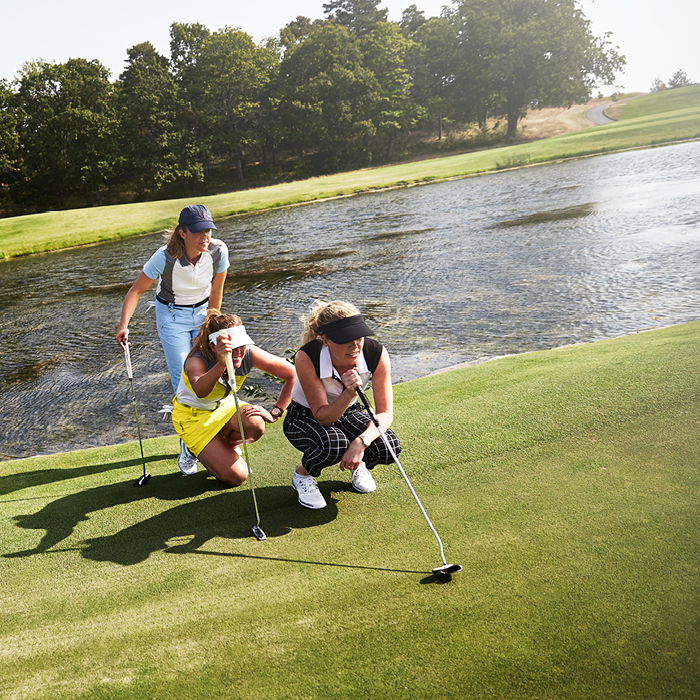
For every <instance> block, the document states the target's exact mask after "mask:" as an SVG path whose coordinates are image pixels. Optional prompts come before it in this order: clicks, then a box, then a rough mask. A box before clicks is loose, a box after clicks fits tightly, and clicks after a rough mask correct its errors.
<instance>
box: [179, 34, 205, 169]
mask: <svg viewBox="0 0 700 700" xmlns="http://www.w3.org/2000/svg"><path fill="white" fill-rule="evenodd" d="M210 36H211V32H210V31H209V30H208V29H207V28H206V27H205V26H204V25H202V24H181V23H178V22H174V23H173V24H171V25H170V66H171V69H172V71H173V73H174V77H175V81H176V82H177V85H178V87H179V90H180V95H181V98H182V100H183V102H184V104H185V106H186V114H187V130H188V131H190V132H191V133H192V135H193V137H194V139H195V143H196V144H197V149H198V157H199V161H200V162H201V163H202V166H203V170H204V173H205V175H206V174H207V173H208V172H209V166H210V156H211V154H210V151H209V147H208V144H207V138H206V134H205V128H204V114H203V109H204V93H205V88H206V86H205V85H204V82H203V81H202V78H201V74H200V67H199V65H198V62H199V60H200V58H201V56H202V52H203V51H204V44H205V43H206V41H207V40H208V39H209V37H210Z"/></svg>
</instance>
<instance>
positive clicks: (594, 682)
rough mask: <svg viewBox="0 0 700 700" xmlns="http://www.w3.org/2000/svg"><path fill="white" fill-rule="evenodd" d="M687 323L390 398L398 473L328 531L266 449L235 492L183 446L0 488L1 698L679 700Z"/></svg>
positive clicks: (339, 497) (683, 668)
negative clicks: (144, 467) (441, 567)
mask: <svg viewBox="0 0 700 700" xmlns="http://www.w3.org/2000/svg"><path fill="white" fill-rule="evenodd" d="M699 350H700V322H696V323H690V324H686V325H682V326H676V327H672V328H668V329H661V330H656V331H653V332H648V333H642V334H637V335H633V336H628V337H624V338H618V339H614V340H609V341H602V342H599V343H594V344H590V345H582V346H575V347H569V348H564V349H560V350H551V351H544V352H537V353H530V354H525V355H519V356H515V357H508V358H502V359H500V360H495V361H492V362H488V363H485V364H482V365H478V366H474V367H469V368H464V369H458V370H453V371H451V372H446V373H443V374H439V375H435V376H432V377H427V378H423V379H420V380H416V381H412V382H408V383H406V384H401V385H398V386H396V387H395V392H396V407H397V416H396V421H395V428H396V430H397V432H398V433H399V435H400V436H401V438H402V443H403V446H404V450H405V451H404V454H403V456H402V463H403V465H404V467H405V468H406V470H407V471H408V473H409V474H410V475H411V478H412V481H413V483H414V486H415V487H416V490H417V491H418V493H419V494H420V496H421V498H422V500H423V502H424V504H425V506H426V508H427V510H428V512H429V514H430V516H431V518H432V520H433V522H434V523H435V525H436V526H437V527H438V529H439V531H440V533H441V535H442V537H443V539H444V541H445V545H446V553H447V559H448V561H450V562H457V563H461V564H462V565H463V566H464V572H463V573H460V574H457V575H455V576H454V577H452V579H451V580H448V581H441V580H437V579H436V578H435V577H433V576H432V574H430V573H429V572H430V569H431V568H432V567H433V566H436V565H438V564H439V563H440V559H439V550H438V547H437V542H436V541H435V539H434V538H433V535H432V533H431V532H430V530H429V528H428V527H427V524H426V523H425V521H424V520H423V518H422V516H421V514H420V511H419V510H418V507H417V506H416V504H415V502H414V501H413V499H412V498H411V495H410V493H409V491H408V489H407V488H406V485H405V484H404V482H403V481H402V479H401V477H400V475H399V474H398V470H397V469H396V467H394V466H380V467H378V468H377V470H376V472H375V475H376V477H377V481H378V485H379V488H378V490H377V492H376V493H374V494H371V495H360V494H356V493H354V492H353V491H352V490H351V489H350V487H349V484H348V479H347V478H346V477H345V476H344V475H341V474H340V472H338V471H337V470H335V469H334V468H329V469H328V470H327V471H326V473H325V475H324V477H323V478H322V479H321V480H320V482H321V488H322V491H323V492H324V494H325V496H326V498H327V500H328V501H329V506H328V508H326V509H325V510H321V511H308V510H305V509H303V508H301V507H300V506H299V505H298V504H297V503H296V497H295V494H294V492H293V491H292V489H291V487H290V485H289V480H290V474H291V469H292V466H293V465H294V464H295V461H296V459H297V455H298V453H296V452H295V451H294V450H293V449H292V448H291V447H290V446H289V445H288V444H287V443H286V441H285V439H284V437H283V435H282V433H281V429H280V428H281V426H279V425H275V426H272V427H271V430H270V431H269V433H268V435H266V436H265V438H264V439H263V440H262V441H261V442H260V443H259V444H257V445H255V446H254V447H253V449H252V451H251V462H252V464H253V467H254V469H255V477H256V492H257V494H258V501H259V503H260V505H261V515H262V525H263V528H264V529H265V531H266V533H267V535H268V540H267V541H265V542H258V541H257V540H255V539H254V538H253V536H252V534H251V531H250V528H251V526H252V525H253V524H254V522H255V520H254V517H253V506H252V499H251V495H250V492H249V489H248V487H247V486H245V487H243V488H240V489H230V490H226V489H222V488H219V487H217V485H216V484H215V483H214V482H213V481H212V480H211V479H209V478H207V477H205V475H204V474H202V473H200V474H198V475H197V476H194V477H188V478H184V477H181V476H180V475H179V474H178V473H175V471H176V466H175V455H176V451H177V442H176V440H175V439H171V438H166V439H163V438H160V439H155V440H151V441H148V442H147V443H146V446H145V449H146V454H147V459H148V469H149V471H150V473H151V474H153V477H152V479H151V481H150V483H149V484H148V485H147V486H146V487H145V488H142V489H135V488H133V486H132V483H133V481H134V480H135V479H136V477H137V476H138V475H139V473H140V471H141V464H140V456H139V448H138V443H131V444H128V445H121V446H116V447H109V448H101V449H93V450H86V451H82V452H76V453H70V454H63V455H55V456H53V457H50V458H44V457H42V458H32V459H27V460H21V461H14V462H3V463H0V491H1V493H2V495H1V496H0V498H1V499H2V518H3V523H2V527H1V528H0V532H1V533H2V535H1V536H0V537H1V551H2V554H3V557H2V558H0V575H1V577H2V578H1V580H2V582H3V586H2V589H1V591H0V610H1V611H2V612H1V613H0V621H1V622H0V635H1V639H2V644H1V645H0V648H1V649H2V651H3V653H2V656H1V658H0V677H1V678H2V679H3V681H2V684H0V697H1V698H7V699H9V698H13V699H19V698H61V699H64V698H65V699H67V698H71V700H75V699H77V698H91V699H93V698H119V699H126V698H139V699H141V698H146V697H148V698H158V699H159V698H167V699H168V700H175V699H176V698H187V699H188V700H191V699H196V698H208V699H209V698H251V697H254V698H258V699H260V700H262V699H266V698H270V699H273V698H274V699H276V700H278V699H287V698H289V699H292V698H294V699H297V698H338V699H340V698H348V699H349V698H353V699H356V698H388V697H391V698H420V699H425V698H445V697H451V698H533V699H534V698H538V699H541V698H567V699H570V698H581V699H586V700H590V699H591V698H615V699H619V698H664V699H666V698H692V697H697V689H698V687H700V663H698V662H699V661H700V659H699V658H698V657H699V656H700V652H699V650H700V624H699V623H700V620H699V619H698V618H699V612H700V598H699V593H700V583H699V582H700V556H699V552H700V528H698V512H699V509H698V507H699V506H700V492H699V490H698V486H699V477H700V470H699V466H700V465H699V464H698V428H699V426H700V403H699V401H698V396H699V392H698V389H699V384H700V379H699V378H700V352H699Z"/></svg>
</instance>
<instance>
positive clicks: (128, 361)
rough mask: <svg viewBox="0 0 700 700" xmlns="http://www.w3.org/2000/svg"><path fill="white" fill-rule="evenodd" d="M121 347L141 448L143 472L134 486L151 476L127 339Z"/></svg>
mask: <svg viewBox="0 0 700 700" xmlns="http://www.w3.org/2000/svg"><path fill="white" fill-rule="evenodd" d="M122 348H123V349H124V359H125V360H126V373H127V375H128V377H129V384H131V398H132V400H133V402H134V416H136V430H137V431H138V434H139V447H140V448H141V463H142V464H143V474H142V475H141V476H140V477H139V478H138V479H137V480H136V481H135V482H134V486H145V485H146V484H147V483H148V480H149V479H150V478H151V475H150V474H146V458H145V457H144V456H143V443H142V442H141V426H140V425H139V414H138V411H137V410H136V394H134V373H133V371H132V369H131V355H130V354H129V341H126V342H125V343H124V344H123V345H122Z"/></svg>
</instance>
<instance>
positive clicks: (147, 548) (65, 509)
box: [3, 465, 349, 565]
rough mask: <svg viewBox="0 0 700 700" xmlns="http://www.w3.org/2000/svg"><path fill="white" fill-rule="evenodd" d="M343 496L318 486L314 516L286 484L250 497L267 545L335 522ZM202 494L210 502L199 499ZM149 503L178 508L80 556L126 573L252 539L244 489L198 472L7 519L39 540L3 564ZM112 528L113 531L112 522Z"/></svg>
mask: <svg viewBox="0 0 700 700" xmlns="http://www.w3.org/2000/svg"><path fill="white" fill-rule="evenodd" d="M112 466H113V467H114V466H115V465H112ZM120 466H125V465H120ZM88 469H89V468H88ZM347 488H349V484H346V483H345V482H333V481H325V482H322V484H321V489H322V491H323V492H324V494H325V496H326V500H327V501H328V506H327V507H326V508H323V509H321V510H309V509H307V508H303V507H302V506H300V505H299V504H298V502H297V496H296V493H295V492H294V491H293V489H292V487H291V484H290V485H289V486H266V487H263V488H258V489H256V491H255V493H256V496H257V500H258V506H259V509H260V516H261V526H262V528H263V530H264V532H265V534H266V535H267V536H268V537H280V536H282V535H285V534H287V533H289V532H290V531H291V530H292V529H298V528H303V527H314V526H316V525H322V524H324V523H327V522H330V521H332V520H333V519H335V517H336V516H337V514H338V508H337V499H334V498H333V497H332V496H331V492H332V491H340V490H346V489H347ZM207 492H209V494H210V495H209V496H208V497H202V496H203V495H204V494H206V493H207ZM152 499H156V500H159V501H174V502H175V501H181V503H180V504H179V505H175V506H174V507H172V508H168V509H167V510H165V511H162V512H160V513H158V514H157V515H154V516H152V517H148V518H146V519H145V520H143V521H140V522H138V523H136V524H133V525H130V526H128V527H125V528H123V529H121V530H117V531H115V532H113V533H112V534H109V535H105V536H103V537H96V538H93V539H90V540H87V541H86V542H85V543H84V547H83V548H82V550H81V551H82V555H83V556H84V557H86V558H88V559H94V560H96V561H113V562H115V563H117V564H123V565H129V564H136V563H138V562H141V561H144V560H145V559H147V558H148V557H149V556H150V555H151V554H152V553H153V552H156V551H159V550H167V551H169V552H173V553H187V552H194V551H195V550H197V549H198V548H199V547H201V546H202V545H203V544H205V543H206V542H207V541H209V540H210V539H213V538H226V539H237V538H243V537H252V536H253V535H252V533H251V528H252V526H253V525H254V524H255V523H256V522H257V518H256V516H255V508H254V504H253V496H252V493H251V490H250V486H249V484H247V483H245V484H243V485H242V486H239V487H237V488H227V487H225V486H223V485H222V484H220V483H219V482H217V481H215V480H214V479H213V478H212V477H210V476H209V475H208V474H207V473H206V472H204V471H201V472H198V473H197V474H196V475H192V476H188V477H183V476H182V475H181V474H179V473H172V474H166V475H161V476H153V477H152V478H151V479H150V481H149V482H148V484H147V485H146V486H144V487H142V488H134V487H133V480H132V479H130V480H129V481H126V482H119V483H114V484H107V485H105V486H98V487H96V488H92V489H87V490H83V491H78V492H76V493H73V494H70V495H67V496H62V497H59V498H57V499H56V500H54V501H51V502H50V503H48V504H47V505H46V506H44V507H43V508H42V509H41V510H40V511H38V512H37V513H32V514H30V515H18V516H15V518H14V519H15V522H16V523H17V525H18V526H19V527H21V528H26V529H30V530H45V534H44V536H43V537H42V539H41V541H40V542H39V543H38V544H37V546H36V547H34V548H32V549H27V550H22V551H17V552H5V553H3V556H4V557H26V556H31V555H33V554H41V553H43V552H46V551H49V550H53V551H56V550H55V548H56V547H59V545H60V544H61V542H63V541H64V540H65V539H67V538H68V537H70V535H71V534H72V533H73V531H74V529H75V527H76V525H77V524H78V523H79V522H81V521H85V520H88V519H89V514H90V513H96V512H98V511H100V510H107V509H116V508H117V507H118V506H120V505H124V504H129V503H133V502H136V501H138V502H142V503H143V504H144V509H145V510H146V509H148V510H150V509H151V506H150V503H151V501H152ZM192 499H196V500H192ZM115 513H116V511H115ZM115 523H118V520H117V517H116V516H115ZM173 540H175V542H174V543H173Z"/></svg>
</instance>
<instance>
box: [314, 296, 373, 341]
mask: <svg viewBox="0 0 700 700" xmlns="http://www.w3.org/2000/svg"><path fill="white" fill-rule="evenodd" d="M359 313H360V310H359V309H358V308H357V307H356V306H355V305H354V304H351V303H350V302H349V301H339V300H336V301H330V302H325V301H321V300H320V299H316V301H315V302H314V303H313V304H312V305H311V306H310V307H309V313H308V314H306V315H305V316H302V317H301V321H302V323H303V324H304V332H303V333H302V335H301V344H302V345H306V343H308V342H310V341H312V340H314V338H318V337H319V333H318V332H317V328H318V327H319V326H323V325H325V324H326V323H330V322H331V321H337V320H338V319H339V318H345V317H346V316H357V314H359Z"/></svg>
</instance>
